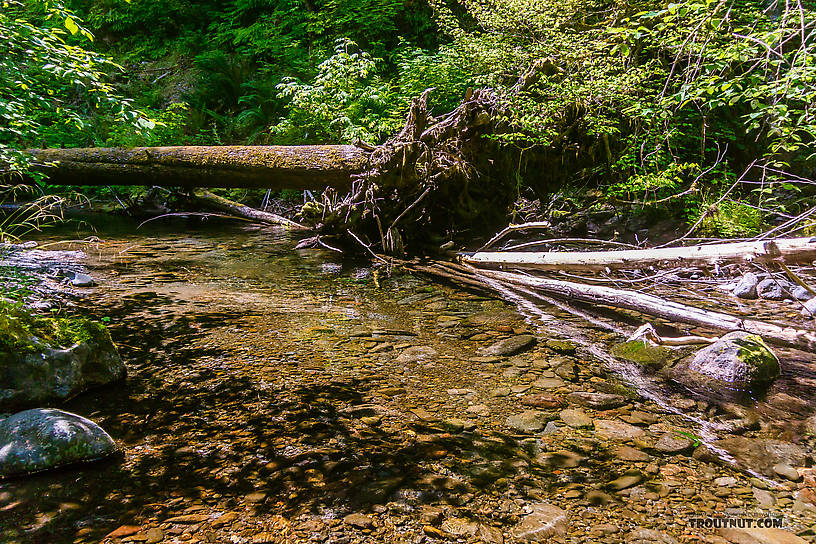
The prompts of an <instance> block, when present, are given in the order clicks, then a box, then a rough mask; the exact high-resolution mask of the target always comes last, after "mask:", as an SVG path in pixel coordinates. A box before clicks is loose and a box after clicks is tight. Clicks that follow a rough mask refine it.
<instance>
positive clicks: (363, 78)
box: [272, 39, 401, 143]
mask: <svg viewBox="0 0 816 544" xmlns="http://www.w3.org/2000/svg"><path fill="white" fill-rule="evenodd" d="M378 60H379V59H374V58H372V57H371V55H369V54H368V53H366V52H364V51H359V50H358V48H357V44H355V43H354V42H352V41H351V40H348V39H343V40H338V42H337V44H336V46H335V51H334V55H332V56H331V57H329V58H328V59H327V60H326V61H324V62H322V63H321V64H320V66H319V67H318V72H317V75H316V76H315V78H314V80H313V81H312V82H311V83H298V82H297V81H296V80H295V79H293V78H286V79H284V80H283V82H282V83H281V84H280V85H278V90H279V95H278V96H279V97H281V98H286V99H289V100H290V104H289V116H288V117H287V118H286V119H284V120H283V121H281V122H280V123H279V124H277V125H276V126H275V127H273V129H272V132H273V134H274V135H276V136H278V138H279V139H280V141H284V142H293V141H302V142H321V143H324V142H351V141H353V140H355V139H362V140H369V141H371V140H374V141H379V140H382V139H383V138H384V136H385V135H387V134H388V133H390V132H392V131H393V130H395V129H396V128H397V127H398V126H399V123H400V121H401V119H399V118H397V117H394V116H389V113H391V112H389V102H390V100H391V99H392V97H391V91H390V88H389V86H388V84H387V83H386V82H385V81H383V80H382V78H381V77H380V76H379V75H378V74H377V71H376V66H377V62H378Z"/></svg>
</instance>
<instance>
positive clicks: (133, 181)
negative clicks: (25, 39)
mask: <svg viewBox="0 0 816 544" xmlns="http://www.w3.org/2000/svg"><path fill="white" fill-rule="evenodd" d="M29 152H30V153H32V154H33V155H34V157H35V158H36V159H37V162H38V163H39V166H38V169H39V170H40V171H42V172H44V173H46V174H48V182H49V183H52V184H54V185H163V186H167V187H185V188H191V187H257V188H263V189H310V190H322V189H325V188H326V187H334V188H336V189H339V190H347V189H348V188H349V187H350V186H351V178H352V175H353V174H356V173H359V172H361V171H363V170H364V169H365V165H366V162H367V159H368V153H367V152H366V151H364V150H362V149H360V148H358V147H355V146H351V145H304V146H179V147H136V148H130V149H126V148H75V149H32V150H29Z"/></svg>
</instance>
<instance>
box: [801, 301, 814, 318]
mask: <svg viewBox="0 0 816 544" xmlns="http://www.w3.org/2000/svg"><path fill="white" fill-rule="evenodd" d="M804 306H805V307H804V308H802V315H803V316H805V317H813V316H814V315H816V298H812V299H810V300H808V301H807V302H805V304H804Z"/></svg>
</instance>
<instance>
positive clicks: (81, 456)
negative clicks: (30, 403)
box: [0, 408, 116, 479]
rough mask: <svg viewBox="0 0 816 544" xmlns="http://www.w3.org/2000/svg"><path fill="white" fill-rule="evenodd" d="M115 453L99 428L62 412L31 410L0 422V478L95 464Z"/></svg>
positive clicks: (46, 409)
mask: <svg viewBox="0 0 816 544" xmlns="http://www.w3.org/2000/svg"><path fill="white" fill-rule="evenodd" d="M115 451H116V444H115V443H114V441H113V439H112V438H111V437H110V436H109V435H108V433H106V432H105V431H103V430H102V428H101V427H99V425H97V424H96V423H94V422H93V421H90V420H88V419H85V418H84V417H81V416H78V415H76V414H71V413H69V412H63V411H62V410H56V409H53V408H35V409H33V410H26V411H24V412H19V413H17V414H14V415H13V416H11V417H9V418H8V419H6V420H4V421H3V422H2V423H0V479H3V478H8V477H10V476H19V475H23V474H31V473H34V472H41V471H43V470H48V469H52V468H57V467H61V466H65V465H71V464H74V463H80V462H86V461H96V460H99V459H103V458H105V457H108V456H109V455H111V454H112V453H114V452H115Z"/></svg>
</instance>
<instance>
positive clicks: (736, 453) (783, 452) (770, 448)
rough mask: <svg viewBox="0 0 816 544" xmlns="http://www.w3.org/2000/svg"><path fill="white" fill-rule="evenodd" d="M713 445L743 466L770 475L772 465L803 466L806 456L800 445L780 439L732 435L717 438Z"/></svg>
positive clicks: (771, 473) (773, 474)
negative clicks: (720, 438)
mask: <svg viewBox="0 0 816 544" xmlns="http://www.w3.org/2000/svg"><path fill="white" fill-rule="evenodd" d="M714 446H716V447H719V448H723V449H724V450H726V451H727V452H728V453H730V454H731V455H732V456H733V457H734V458H735V459H736V460H737V462H738V463H739V464H740V465H741V466H742V467H743V468H747V469H751V470H755V471H757V472H761V473H762V474H764V475H766V476H771V477H774V476H775V473H774V472H773V466H774V465H776V464H778V463H786V464H788V465H790V466H804V464H805V460H806V457H807V453H806V452H805V450H804V449H803V448H802V447H801V446H799V445H797V444H792V443H790V442H784V441H782V440H773V439H762V438H747V437H744V436H732V437H729V438H724V439H722V440H717V441H716V442H715V443H714Z"/></svg>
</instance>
